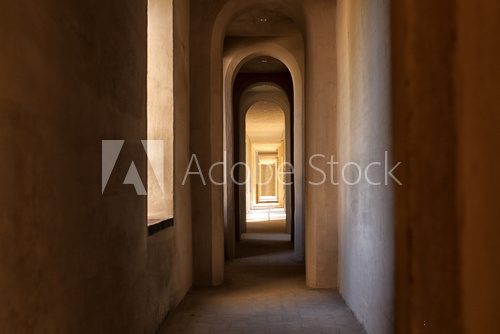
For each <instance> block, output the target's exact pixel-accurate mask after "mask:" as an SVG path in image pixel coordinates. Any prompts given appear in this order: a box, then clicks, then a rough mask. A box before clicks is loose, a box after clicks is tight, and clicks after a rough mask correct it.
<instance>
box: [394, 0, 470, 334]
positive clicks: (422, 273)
mask: <svg viewBox="0 0 500 334" xmlns="http://www.w3.org/2000/svg"><path fill="white" fill-rule="evenodd" d="M391 7H392V39H393V40H392V71H393V75H392V78H393V99H392V102H393V115H394V117H393V122H394V138H393V143H394V147H395V160H396V161H402V162H403V164H404V167H403V168H402V169H401V170H400V175H401V180H402V182H403V184H404V186H403V187H399V188H397V191H396V201H395V207H396V243H397V244H396V272H397V275H398V276H397V280H396V283H397V287H396V296H397V298H396V305H397V314H396V317H397V321H396V325H397V329H398V332H399V333H422V332H426V333H459V332H460V329H461V328H462V318H461V316H462V311H461V307H460V305H461V300H460V294H461V282H460V281H461V276H460V242H459V240H460V232H461V228H462V226H461V224H462V219H461V217H459V214H458V208H459V207H458V203H457V196H456V194H457V182H456V180H457V166H458V162H459V160H458V155H457V153H458V152H457V144H458V138H457V129H456V126H455V125H456V122H457V112H456V100H455V95H454V93H455V82H454V80H455V74H454V67H453V60H454V52H453V51H454V43H455V38H456V35H455V20H454V17H455V12H454V10H455V2H454V1H453V0H446V1H439V2H437V1H422V0H403V1H393V2H392V5H391Z"/></svg>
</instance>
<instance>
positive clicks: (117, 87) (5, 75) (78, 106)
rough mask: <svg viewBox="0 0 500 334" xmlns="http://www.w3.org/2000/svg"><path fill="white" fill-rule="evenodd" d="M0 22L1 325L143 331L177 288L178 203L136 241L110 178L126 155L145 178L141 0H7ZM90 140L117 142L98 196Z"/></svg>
mask: <svg viewBox="0 0 500 334" xmlns="http://www.w3.org/2000/svg"><path fill="white" fill-rule="evenodd" d="M182 3H183V4H182V8H183V9H182V11H183V12H184V13H187V8H186V2H185V1H182ZM181 17H182V19H181V22H179V24H180V27H181V28H180V29H179V31H180V32H179V36H180V38H181V39H182V38H185V39H184V41H180V42H179V46H178V47H179V48H180V51H179V52H180V53H179V57H182V58H183V59H185V57H184V56H185V55H186V52H187V51H186V50H185V49H184V46H183V45H185V42H186V39H187V33H188V30H187V29H188V21H187V17H186V15H181ZM182 20H185V21H184V24H182ZM0 22H1V24H2V30H1V31H0V41H1V43H2V45H5V46H8V47H6V48H4V49H3V50H4V51H2V53H1V54H0V58H1V61H0V109H1V113H0V152H2V158H3V163H2V164H1V166H0V172H1V175H2V178H1V181H0V183H1V187H0V200H1V216H0V219H1V223H0V241H1V242H0V250H1V252H0V295H1V296H2V302H3V307H2V309H1V310H0V332H2V333H131V334H137V333H154V332H155V331H156V329H157V326H158V324H159V322H160V321H161V319H163V317H164V316H165V314H166V310H167V309H168V308H169V307H170V306H171V305H173V304H175V303H176V302H177V301H178V300H180V298H181V297H182V295H183V294H184V293H185V291H186V290H187V288H188V287H189V286H190V279H189V278H190V261H191V256H190V252H189V248H190V243H189V239H190V227H189V202H190V199H189V187H188V188H187V190H179V188H176V196H177V200H178V202H177V203H176V204H177V205H179V206H180V207H181V208H182V207H184V208H185V209H179V211H176V214H177V212H178V213H179V219H178V220H177V221H176V227H175V229H171V230H166V231H163V232H160V233H159V234H157V235H155V236H154V237H152V238H149V239H148V237H147V231H146V198H144V197H139V196H137V195H136V194H135V191H134V188H133V187H132V186H124V185H122V184H121V182H122V181H123V178H124V176H125V174H126V172H127V170H128V167H129V166H130V163H131V160H134V162H135V163H136V165H137V167H138V169H139V170H140V173H141V175H142V177H143V178H145V175H146V157H145V155H144V153H143V148H142V147H141V144H140V142H139V140H140V139H144V138H145V137H146V48H147V46H146V27H147V24H146V23H147V21H146V2H145V1H129V2H126V3H124V2H122V1H108V2H106V3H102V2H100V1H85V2H82V1H72V0H69V1H64V2H61V1H51V0H44V1H39V2H36V3H34V2H32V1H24V0H21V1H16V2H6V3H3V4H2V5H1V9H0ZM26 22H29V24H26ZM179 64H180V65H179V67H180V68H183V71H184V72H177V70H176V73H177V74H176V75H179V76H180V77H182V78H183V83H184V84H183V85H182V87H181V89H182V90H186V87H187V84H186V82H187V68H188V67H187V64H186V61H185V60H183V61H182V62H180V63H179ZM185 94H186V93H182V94H180V96H182V97H183V99H181V101H180V106H179V108H180V109H179V111H176V113H178V114H179V115H180V117H179V118H180V121H179V122H178V123H176V124H178V125H176V126H179V128H177V129H176V131H182V134H181V136H180V138H181V139H180V140H179V142H178V143H176V145H178V147H177V149H178V151H179V150H180V152H185V151H186V147H187V143H188V130H187V123H188V112H187V104H186V103H187V96H186V95H185ZM102 139H125V140H127V141H128V142H127V144H126V145H125V147H124V149H123V152H122V154H121V156H120V159H119V161H118V164H117V167H116V169H115V171H114V172H113V175H112V177H111V180H110V182H109V184H108V187H107V189H106V191H105V193H104V195H101V140H102ZM186 161H187V156H186V154H184V153H182V154H181V158H180V159H179V161H178V162H176V164H178V165H177V166H182V164H183V163H185V162H186ZM178 254H180V255H178ZM171 266H172V267H171ZM169 267H170V268H169ZM166 296H167V297H166Z"/></svg>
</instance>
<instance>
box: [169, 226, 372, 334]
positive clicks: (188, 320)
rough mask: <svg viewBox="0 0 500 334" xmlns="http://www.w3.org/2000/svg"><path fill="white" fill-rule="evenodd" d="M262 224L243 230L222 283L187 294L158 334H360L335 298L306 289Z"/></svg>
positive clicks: (286, 245)
mask: <svg viewBox="0 0 500 334" xmlns="http://www.w3.org/2000/svg"><path fill="white" fill-rule="evenodd" d="M262 224H266V223H252V224H249V228H248V231H249V234H248V235H247V236H245V237H244V240H242V241H241V242H240V243H239V245H238V248H237V256H238V258H237V259H236V260H234V261H232V262H229V263H227V265H226V276H225V278H226V281H225V283H224V284H223V285H222V286H220V287H216V288H203V289H193V290H192V291H191V292H190V293H189V294H188V295H187V296H186V298H185V299H184V301H183V302H182V303H181V304H180V305H179V307H178V308H177V309H176V310H175V311H173V312H172V313H171V314H170V315H169V317H168V319H167V321H166V322H165V324H164V325H163V326H162V328H161V329H160V331H159V334H167V333H168V334H198V333H200V334H202V333H214V334H215V333H216V334H225V333H231V334H233V333H234V334H246V333H255V334H261V333H262V334H267V333H269V334H280V333H286V334H288V333H290V334H292V333H307V334H316V333H318V334H319V333H325V334H326V333H328V334H338V333H346V334H348V333H349V334H350V333H365V332H364V330H363V328H362V326H361V325H360V324H359V323H358V321H357V320H356V318H355V317H354V315H353V314H352V312H351V311H350V309H349V308H348V307H347V306H346V305H345V303H344V301H343V300H342V298H341V297H340V296H339V294H338V293H337V292H335V291H334V290H312V289H307V288H306V286H305V275H304V266H303V264H302V263H298V262H295V261H294V260H293V249H292V245H291V243H290V242H289V241H283V238H282V237H280V235H282V233H281V232H280V229H281V227H280V226H277V224H279V223H276V222H273V223H269V222H268V223H267V224H269V225H262ZM283 228H284V225H283ZM266 232H267V237H266V238H257V239H256V238H252V237H251V236H252V234H255V233H261V234H266ZM272 235H276V236H277V238H275V239H276V240H272V239H273V238H272Z"/></svg>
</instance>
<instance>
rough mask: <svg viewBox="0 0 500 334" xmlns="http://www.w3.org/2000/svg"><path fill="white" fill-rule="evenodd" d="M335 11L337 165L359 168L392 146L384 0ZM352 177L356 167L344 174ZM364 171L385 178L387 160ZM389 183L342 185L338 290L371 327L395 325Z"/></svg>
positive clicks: (385, 329) (351, 0)
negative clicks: (353, 165)
mask: <svg viewBox="0 0 500 334" xmlns="http://www.w3.org/2000/svg"><path fill="white" fill-rule="evenodd" d="M337 10H338V13H337V15H338V21H337V39H338V71H339V79H338V82H339V90H338V111H339V118H338V125H337V126H338V130H339V144H338V145H339V147H338V152H339V160H340V166H343V165H345V164H346V163H348V162H351V161H352V162H356V163H358V164H359V165H360V166H361V167H362V168H364V167H366V166H367V165H368V164H370V163H372V162H377V161H378V162H381V163H384V160H385V152H386V151H388V152H389V153H391V150H392V144H391V136H390V133H391V114H390V106H389V102H390V36H389V24H390V22H389V1H387V0H345V1H344V0H340V1H339V2H338V8H337ZM391 168H392V167H391ZM357 176H358V174H357V172H356V171H355V170H353V169H350V170H349V172H348V173H347V174H346V177H347V178H348V179H349V180H354V179H356V178H357ZM368 176H369V178H370V179H371V180H373V182H375V183H378V182H384V178H385V177H384V167H383V166H382V167H373V168H372V169H370V170H369V173H368ZM392 186H393V183H392V182H391V184H390V185H389V186H385V185H384V184H382V185H378V186H376V185H370V184H369V183H368V182H367V181H366V180H365V179H363V181H362V182H360V183H359V184H357V185H352V186H351V185H347V184H346V183H344V182H341V184H340V191H341V193H340V207H339V222H340V226H339V228H340V233H339V247H340V250H339V252H340V257H339V272H340V273H339V276H340V277H339V278H340V292H341V294H342V296H343V297H344V299H345V301H346V302H347V304H348V305H349V306H350V307H351V309H352V310H353V312H354V314H355V315H356V317H357V318H358V319H359V320H360V321H361V322H362V323H363V325H364V326H365V329H366V330H367V332H368V333H380V334H384V333H391V332H393V327H394V315H393V311H394V307H393V303H394V300H393V299H394V287H393V285H394V280H393V275H394V232H393V231H394V219H393V196H392Z"/></svg>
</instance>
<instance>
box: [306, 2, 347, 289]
mask: <svg viewBox="0 0 500 334" xmlns="http://www.w3.org/2000/svg"><path fill="white" fill-rule="evenodd" d="M304 9H305V14H306V62H305V101H306V103H305V112H304V120H303V126H304V128H305V148H304V149H305V164H306V168H305V173H306V177H305V179H306V180H307V182H306V186H305V199H304V201H305V238H306V243H305V245H306V249H305V259H306V281H307V285H308V286H309V287H313V288H335V287H337V286H338V272H337V261H338V232H337V228H338V219H337V214H338V202H337V201H338V187H335V186H333V185H332V184H331V183H330V182H325V183H322V184H321V185H311V184H310V183H309V182H321V174H319V173H318V172H317V171H315V170H313V169H312V168H311V166H310V165H309V159H310V157H312V156H313V155H316V154H324V155H325V156H327V157H329V156H330V155H335V152H336V148H337V127H336V122H337V95H336V91H337V70H336V66H335V64H336V44H337V42H336V34H335V32H334V29H335V22H336V4H335V1H323V0H322V1H304ZM327 160H328V159H324V160H322V161H323V163H320V162H321V160H319V161H315V165H316V166H317V167H319V168H321V169H323V170H325V171H327V170H329V167H328V166H327V165H326V161H327Z"/></svg>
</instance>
